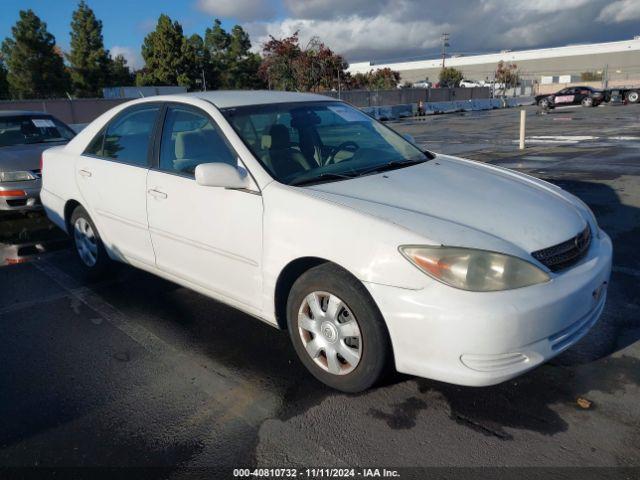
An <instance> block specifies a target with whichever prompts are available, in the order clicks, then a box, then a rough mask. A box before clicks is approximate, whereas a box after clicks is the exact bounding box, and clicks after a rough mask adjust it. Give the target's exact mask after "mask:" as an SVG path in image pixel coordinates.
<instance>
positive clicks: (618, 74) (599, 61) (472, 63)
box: [349, 36, 640, 83]
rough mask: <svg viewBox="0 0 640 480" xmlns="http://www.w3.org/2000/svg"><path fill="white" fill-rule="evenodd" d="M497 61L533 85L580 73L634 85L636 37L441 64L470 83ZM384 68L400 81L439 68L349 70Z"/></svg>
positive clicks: (400, 65)
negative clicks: (459, 72) (602, 75)
mask: <svg viewBox="0 0 640 480" xmlns="http://www.w3.org/2000/svg"><path fill="white" fill-rule="evenodd" d="M500 60H503V61H504V62H509V63H515V64H516V65H517V66H518V68H519V70H520V74H521V78H525V79H530V80H535V81H537V82H540V79H541V77H543V76H546V77H549V76H551V77H558V78H559V77H561V76H564V77H565V78H567V77H571V78H575V77H577V78H579V77H580V74H581V73H583V72H596V73H597V72H602V73H606V76H607V77H608V78H609V79H610V80H617V81H625V80H626V81H629V83H638V81H640V36H637V37H635V38H634V39H633V40H625V41H621V42H607V43H593V44H588V45H568V46H566V47H555V48H541V49H535V50H520V51H503V52H500V53H490V54H485V55H473V56H468V57H465V56H456V57H453V58H447V59H446V61H445V65H446V66H447V67H455V68H457V69H459V70H462V72H463V75H464V76H465V78H468V79H471V80H491V79H492V78H493V76H494V72H495V70H496V66H497V65H498V62H499V61H500ZM386 67H388V68H391V69H392V70H397V71H399V72H400V74H401V77H402V80H403V81H408V82H416V81H419V80H425V79H429V80H431V81H437V79H438V74H439V73H440V69H441V68H442V58H436V59H433V60H418V61H409V62H397V63H384V64H376V63H372V62H359V63H353V64H351V65H350V67H349V71H350V72H351V73H357V72H361V73H365V72H368V71H370V70H375V69H378V68H386ZM616 83H618V82H616Z"/></svg>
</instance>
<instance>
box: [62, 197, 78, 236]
mask: <svg viewBox="0 0 640 480" xmlns="http://www.w3.org/2000/svg"><path fill="white" fill-rule="evenodd" d="M79 206H82V205H81V203H80V202H78V201H77V200H74V199H71V200H67V203H65V204H64V224H65V226H66V229H67V233H68V234H69V235H71V215H72V214H73V211H74V210H75V209H76V208H77V207H79Z"/></svg>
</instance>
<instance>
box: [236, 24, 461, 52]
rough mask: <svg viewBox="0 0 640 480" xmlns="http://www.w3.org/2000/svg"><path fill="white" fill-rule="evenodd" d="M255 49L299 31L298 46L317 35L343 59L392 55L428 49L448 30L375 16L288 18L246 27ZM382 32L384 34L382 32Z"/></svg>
mask: <svg viewBox="0 0 640 480" xmlns="http://www.w3.org/2000/svg"><path fill="white" fill-rule="evenodd" d="M248 28H249V31H250V32H251V33H253V35H254V38H256V37H255V35H256V34H257V40H258V41H257V42H255V43H254V46H255V47H258V48H259V47H260V46H261V44H262V43H264V42H265V41H266V40H267V39H268V35H273V36H274V37H276V38H281V37H286V36H290V35H293V34H294V33H295V32H296V31H299V32H300V43H301V44H302V45H305V44H306V43H307V42H308V41H309V40H310V39H311V38H312V37H314V36H318V37H319V38H320V39H321V40H322V41H323V42H324V43H325V44H326V45H328V46H329V47H330V48H332V49H333V50H335V51H337V52H338V53H341V54H343V55H346V56H347V57H352V56H362V55H374V54H377V55H378V57H379V56H380V55H383V56H384V55H392V54H394V53H395V52H397V51H401V50H403V49H406V48H407V47H408V46H410V47H411V48H413V49H424V50H427V49H432V48H434V47H436V46H437V45H438V44H439V41H440V34H441V32H442V31H446V30H447V29H449V28H450V26H449V25H447V24H442V25H435V24H434V23H432V22H430V21H429V20H407V19H405V20H397V19H394V18H390V17H387V16H383V15H379V16H376V17H373V18H363V17H359V16H351V17H342V18H336V19H330V20H313V19H300V20H296V19H293V18H288V19H285V20H283V21H280V22H271V23H268V24H266V25H250V26H249V27H248ZM382 32H384V33H382Z"/></svg>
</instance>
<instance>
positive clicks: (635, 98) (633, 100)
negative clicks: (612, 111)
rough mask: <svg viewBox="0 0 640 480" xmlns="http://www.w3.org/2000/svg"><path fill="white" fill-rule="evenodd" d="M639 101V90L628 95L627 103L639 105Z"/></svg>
mask: <svg viewBox="0 0 640 480" xmlns="http://www.w3.org/2000/svg"><path fill="white" fill-rule="evenodd" d="M638 100H640V92H638V91H637V90H633V91H631V92H628V93H627V102H629V103H638Z"/></svg>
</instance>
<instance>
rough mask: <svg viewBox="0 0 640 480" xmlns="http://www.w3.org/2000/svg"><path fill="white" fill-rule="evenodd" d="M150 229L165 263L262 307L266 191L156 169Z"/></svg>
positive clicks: (149, 198) (150, 186)
mask: <svg viewBox="0 0 640 480" xmlns="http://www.w3.org/2000/svg"><path fill="white" fill-rule="evenodd" d="M147 212H148V219H149V231H150V233H151V239H152V242H153V248H154V251H155V254H156V265H157V267H158V268H159V269H161V270H164V271H166V272H167V273H170V274H172V275H175V276H178V277H181V278H184V279H185V280H188V281H190V282H193V283H196V284H198V285H200V286H202V287H203V288H206V289H208V290H210V291H212V292H214V293H217V294H221V295H223V296H225V297H229V298H231V299H234V300H236V301H238V302H241V303H243V304H245V305H248V306H251V307H253V308H260V307H261V294H260V292H261V286H262V274H261V269H260V268H261V266H260V264H261V255H262V197H261V196H260V195H255V194H251V193H247V192H243V191H237V190H227V189H225V188H218V187H203V186H200V185H197V184H196V182H195V180H193V179H192V178H188V177H184V176H180V175H173V174H169V173H163V172H158V171H153V170H152V171H150V172H149V176H148V178H147Z"/></svg>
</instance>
